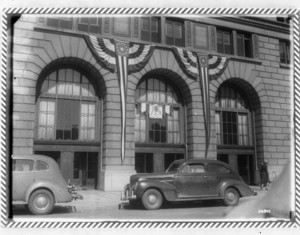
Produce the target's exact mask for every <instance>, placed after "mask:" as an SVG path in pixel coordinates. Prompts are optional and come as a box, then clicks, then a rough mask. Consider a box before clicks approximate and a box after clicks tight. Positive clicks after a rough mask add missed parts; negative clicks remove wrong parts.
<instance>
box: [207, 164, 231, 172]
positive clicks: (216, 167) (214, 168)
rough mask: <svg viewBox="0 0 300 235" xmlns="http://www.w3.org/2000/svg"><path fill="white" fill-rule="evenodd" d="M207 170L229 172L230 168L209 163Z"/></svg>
mask: <svg viewBox="0 0 300 235" xmlns="http://www.w3.org/2000/svg"><path fill="white" fill-rule="evenodd" d="M207 171H208V172H210V173H229V171H230V170H229V169H228V168H226V167H225V166H222V165H218V164H209V165H208V166H207Z"/></svg>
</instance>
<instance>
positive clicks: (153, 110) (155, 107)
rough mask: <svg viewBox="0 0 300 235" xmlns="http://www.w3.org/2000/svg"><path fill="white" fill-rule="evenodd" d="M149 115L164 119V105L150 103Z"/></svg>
mask: <svg viewBox="0 0 300 235" xmlns="http://www.w3.org/2000/svg"><path fill="white" fill-rule="evenodd" d="M149 117H150V118H153V119H162V117H163V107H162V105H159V104H150V105H149Z"/></svg>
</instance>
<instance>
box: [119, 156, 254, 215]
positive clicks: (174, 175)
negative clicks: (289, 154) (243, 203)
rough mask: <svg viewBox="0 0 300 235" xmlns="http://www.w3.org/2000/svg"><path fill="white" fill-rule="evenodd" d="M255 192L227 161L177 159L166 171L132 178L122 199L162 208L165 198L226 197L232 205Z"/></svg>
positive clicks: (177, 199) (201, 198)
mask: <svg viewBox="0 0 300 235" xmlns="http://www.w3.org/2000/svg"><path fill="white" fill-rule="evenodd" d="M252 195H255V193H254V191H253V190H252V189H251V188H250V187H249V186H248V185H247V184H245V183H244V181H243V180H242V178H241V177H240V176H239V175H238V174H237V173H236V172H235V171H234V170H233V169H232V168H231V167H230V166H229V165H228V164H226V163H223V162H220V161H217V160H208V159H197V160H177V161H174V162H173V163H172V164H171V165H170V166H169V168H168V169H167V170H166V172H165V173H162V174H135V175H132V176H131V177H130V183H129V184H127V185H126V186H125V188H124V192H122V195H121V200H122V201H126V200H129V203H130V204H136V203H139V202H142V204H143V206H144V207H145V208H146V209H148V210H154V209H159V208H160V207H161V205H162V203H163V202H164V201H169V202H178V201H196V200H208V199H209V200H211V199H222V200H224V202H225V204H226V205H228V206H235V205H237V204H238V203H239V198H240V197H247V196H252Z"/></svg>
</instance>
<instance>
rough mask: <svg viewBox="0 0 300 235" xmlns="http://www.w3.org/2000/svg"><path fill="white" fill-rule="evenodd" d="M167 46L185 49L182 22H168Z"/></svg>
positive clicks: (168, 20)
mask: <svg viewBox="0 0 300 235" xmlns="http://www.w3.org/2000/svg"><path fill="white" fill-rule="evenodd" d="M166 43H167V45H172V46H179V47H184V24H183V22H181V21H174V20H170V19H167V20H166Z"/></svg>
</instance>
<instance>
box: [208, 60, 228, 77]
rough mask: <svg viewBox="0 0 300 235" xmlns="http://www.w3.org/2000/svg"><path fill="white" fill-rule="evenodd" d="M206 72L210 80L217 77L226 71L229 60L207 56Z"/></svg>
mask: <svg viewBox="0 0 300 235" xmlns="http://www.w3.org/2000/svg"><path fill="white" fill-rule="evenodd" d="M208 58H209V60H208V72H209V75H210V79H212V78H217V77H219V76H220V75H221V74H222V73H223V72H224V70H225V69H226V67H227V65H228V63H229V58H228V57H225V56H223V57H221V56H216V55H208Z"/></svg>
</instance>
